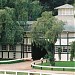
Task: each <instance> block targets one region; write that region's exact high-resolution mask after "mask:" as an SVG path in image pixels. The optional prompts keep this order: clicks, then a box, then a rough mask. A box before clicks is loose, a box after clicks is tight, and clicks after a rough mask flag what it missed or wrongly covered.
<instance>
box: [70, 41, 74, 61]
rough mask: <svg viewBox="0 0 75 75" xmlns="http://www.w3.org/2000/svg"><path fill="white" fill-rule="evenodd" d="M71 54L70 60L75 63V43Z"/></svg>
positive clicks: (72, 45)
mask: <svg viewBox="0 0 75 75" xmlns="http://www.w3.org/2000/svg"><path fill="white" fill-rule="evenodd" d="M70 53H71V56H70V60H71V61H73V58H75V41H73V42H72V44H71V51H70Z"/></svg>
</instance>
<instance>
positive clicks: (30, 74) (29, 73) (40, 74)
mask: <svg viewBox="0 0 75 75" xmlns="http://www.w3.org/2000/svg"><path fill="white" fill-rule="evenodd" d="M0 72H4V73H3V74H1V75H18V73H26V74H27V75H36V74H39V75H43V74H45V75H67V74H55V73H48V72H37V71H36V72H35V71H24V70H23V71H22V70H21V71H20V70H0ZM7 72H10V74H7ZM12 72H13V73H15V74H12ZM21 75H22V74H21Z"/></svg>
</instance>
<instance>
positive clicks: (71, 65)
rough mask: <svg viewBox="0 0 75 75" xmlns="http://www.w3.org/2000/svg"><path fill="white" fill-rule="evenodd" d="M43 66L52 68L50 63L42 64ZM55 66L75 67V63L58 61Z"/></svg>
mask: <svg viewBox="0 0 75 75" xmlns="http://www.w3.org/2000/svg"><path fill="white" fill-rule="evenodd" d="M40 65H42V66H50V63H49V62H47V63H43V64H40ZM55 66H57V67H75V61H56V62H55Z"/></svg>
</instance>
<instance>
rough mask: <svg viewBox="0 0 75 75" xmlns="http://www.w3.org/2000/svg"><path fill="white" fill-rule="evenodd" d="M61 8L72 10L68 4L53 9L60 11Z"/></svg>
mask: <svg viewBox="0 0 75 75" xmlns="http://www.w3.org/2000/svg"><path fill="white" fill-rule="evenodd" d="M61 8H63V9H64V8H74V7H73V6H72V5H70V4H65V5H62V6H59V7H56V8H55V9H61Z"/></svg>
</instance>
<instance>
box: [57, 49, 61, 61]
mask: <svg viewBox="0 0 75 75" xmlns="http://www.w3.org/2000/svg"><path fill="white" fill-rule="evenodd" d="M61 52H62V49H61V48H58V56H59V60H61Z"/></svg>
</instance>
